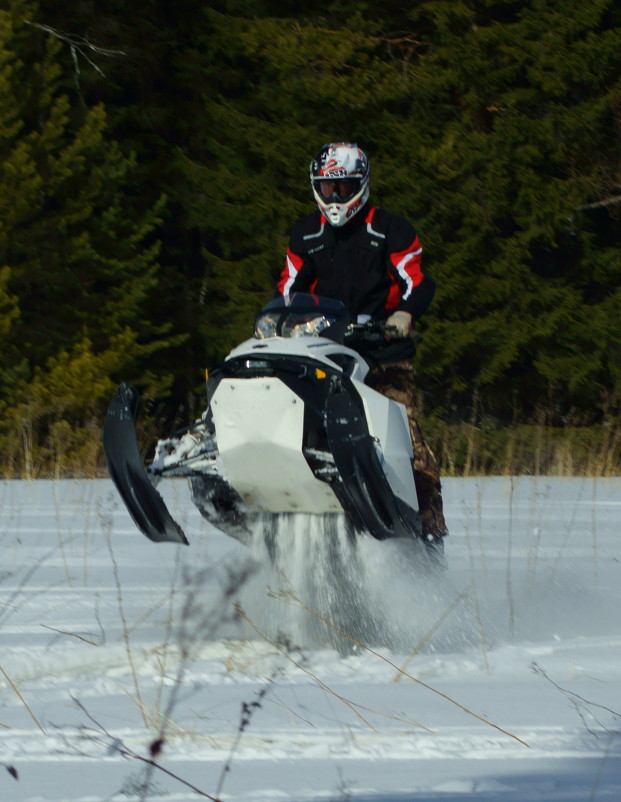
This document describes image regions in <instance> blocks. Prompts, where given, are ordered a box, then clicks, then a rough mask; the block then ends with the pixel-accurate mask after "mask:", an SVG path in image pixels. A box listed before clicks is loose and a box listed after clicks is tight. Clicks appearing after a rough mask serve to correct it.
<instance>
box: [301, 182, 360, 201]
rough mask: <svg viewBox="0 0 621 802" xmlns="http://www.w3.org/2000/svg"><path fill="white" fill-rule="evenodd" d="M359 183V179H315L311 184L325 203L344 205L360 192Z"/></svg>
mask: <svg viewBox="0 0 621 802" xmlns="http://www.w3.org/2000/svg"><path fill="white" fill-rule="evenodd" d="M361 183H362V179H361V178H316V179H315V180H314V182H313V184H314V187H315V190H316V192H317V194H318V195H319V196H320V197H321V198H322V199H323V200H324V201H325V202H326V203H328V202H332V203H346V202H347V201H348V200H351V198H353V197H354V195H356V194H357V193H358V192H359V191H360V186H361Z"/></svg>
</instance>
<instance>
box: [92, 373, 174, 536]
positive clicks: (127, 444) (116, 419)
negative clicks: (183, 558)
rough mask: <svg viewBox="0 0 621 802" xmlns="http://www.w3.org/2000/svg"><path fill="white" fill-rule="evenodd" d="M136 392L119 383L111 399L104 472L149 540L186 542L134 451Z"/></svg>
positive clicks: (105, 439) (105, 434) (135, 446)
mask: <svg viewBox="0 0 621 802" xmlns="http://www.w3.org/2000/svg"><path fill="white" fill-rule="evenodd" d="M137 409H138V393H137V392H136V390H135V388H133V387H132V386H131V385H129V384H126V383H123V384H121V386H120V387H119V389H118V391H117V393H116V395H115V396H114V398H113V399H112V402H111V403H110V406H109V408H108V414H107V415H106V419H105V422H104V429H103V447H104V454H105V457H106V462H107V465H108V471H109V473H110V477H111V478H112V481H113V482H114V484H115V486H116V489H117V490H118V491H119V494H120V496H121V498H122V499H123V501H124V502H125V506H126V507H127V509H128V511H129V514H130V515H131V517H132V518H133V520H134V523H135V524H136V526H137V527H138V529H140V531H141V532H143V533H144V534H145V535H146V536H147V537H148V538H149V540H153V541H155V542H163V541H169V542H172V543H183V544H185V545H188V540H187V538H186V536H185V534H184V532H183V529H182V528H181V527H180V526H179V524H178V523H177V522H176V521H175V520H173V518H172V516H171V515H170V513H169V511H168V508H167V507H166V504H165V502H164V499H163V498H162V496H161V495H160V494H159V493H158V492H157V490H156V489H155V487H154V486H153V485H152V484H151V482H150V480H149V477H148V476H147V473H146V471H145V469H144V467H143V464H142V461H141V459H140V454H139V452H138V443H137V441H136V432H135V429H134V420H135V418H136V413H137Z"/></svg>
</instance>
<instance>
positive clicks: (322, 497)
mask: <svg viewBox="0 0 621 802" xmlns="http://www.w3.org/2000/svg"><path fill="white" fill-rule="evenodd" d="M211 409H212V412H213V419H214V423H215V427H216V436H217V439H218V451H219V452H220V459H221V461H222V465H223V466H224V469H225V471H226V474H225V476H226V479H227V481H228V482H230V484H231V485H232V486H233V487H234V488H235V490H236V491H237V492H238V493H239V495H240V496H241V497H242V499H243V501H244V503H245V504H246V506H247V507H248V508H250V509H262V510H268V511H270V512H316V513H318V514H319V513H324V512H340V510H341V505H340V504H339V502H338V501H337V499H336V496H335V495H334V493H333V492H332V490H331V488H330V486H329V485H327V484H326V483H325V482H322V481H320V480H319V479H316V478H315V476H314V475H313V472H312V471H311V469H310V468H309V466H308V463H307V462H306V459H305V458H304V454H303V453H302V433H303V424H304V404H303V403H302V401H301V400H300V399H299V398H298V397H297V396H296V395H295V393H293V392H292V391H291V390H290V389H289V388H288V387H286V386H285V385H284V384H283V383H282V382H280V381H278V380H277V379H223V380H222V381H221V382H220V384H219V385H218V389H217V391H216V393H215V395H214V398H213V400H212V403H211Z"/></svg>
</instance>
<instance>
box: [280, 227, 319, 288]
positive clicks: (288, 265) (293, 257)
mask: <svg viewBox="0 0 621 802" xmlns="http://www.w3.org/2000/svg"><path fill="white" fill-rule="evenodd" d="M299 229H300V226H299V225H298V224H296V225H294V226H293V229H292V230H291V238H290V240H289V247H288V248H287V256H286V258H285V265H284V267H283V270H282V272H281V274H280V278H279V280H278V284H277V292H276V294H277V295H289V294H290V293H292V292H310V291H311V290H312V287H313V285H314V283H315V271H314V269H313V267H312V265H311V264H310V262H309V260H308V258H307V256H306V253H305V248H304V247H303V245H302V244H303V239H302V234H301V231H300V230H299Z"/></svg>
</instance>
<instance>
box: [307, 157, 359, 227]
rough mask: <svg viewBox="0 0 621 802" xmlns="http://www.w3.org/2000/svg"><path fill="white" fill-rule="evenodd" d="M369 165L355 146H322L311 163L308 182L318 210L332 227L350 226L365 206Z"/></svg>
mask: <svg viewBox="0 0 621 802" xmlns="http://www.w3.org/2000/svg"><path fill="white" fill-rule="evenodd" d="M370 172H371V165H370V164H369V160H368V159H367V157H366V156H365V155H364V153H363V152H362V151H361V150H360V148H359V147H358V145H356V144H351V143H349V142H333V143H331V144H329V145H324V146H323V147H322V149H321V150H320V151H319V153H318V154H317V155H316V156H315V158H314V159H313V160H312V162H311V163H310V180H311V186H312V188H313V195H314V196H315V200H316V201H317V205H318V206H319V210H320V211H321V212H322V213H323V214H324V215H325V217H326V219H327V220H328V221H329V222H330V223H331V224H332V225H333V226H336V227H338V226H342V225H344V224H345V223H347V222H349V221H350V220H351V219H352V217H354V215H356V214H357V213H358V212H359V211H360V209H362V207H363V206H364V204H365V203H366V202H367V199H368V197H369V175H370Z"/></svg>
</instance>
